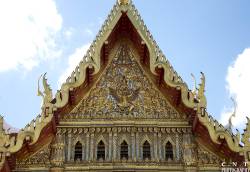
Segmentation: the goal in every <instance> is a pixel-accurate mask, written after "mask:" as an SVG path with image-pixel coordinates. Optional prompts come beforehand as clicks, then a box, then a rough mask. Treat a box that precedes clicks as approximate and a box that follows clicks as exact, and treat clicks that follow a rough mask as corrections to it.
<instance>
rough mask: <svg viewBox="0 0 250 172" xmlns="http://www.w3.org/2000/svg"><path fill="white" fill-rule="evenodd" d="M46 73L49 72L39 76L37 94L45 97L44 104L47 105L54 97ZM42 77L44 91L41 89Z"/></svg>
mask: <svg viewBox="0 0 250 172" xmlns="http://www.w3.org/2000/svg"><path fill="white" fill-rule="evenodd" d="M46 74H47V73H44V74H43V75H41V76H40V77H39V79H38V88H37V96H41V97H43V105H45V104H47V103H50V101H51V100H52V98H53V95H52V90H51V88H50V85H49V84H48V82H47V79H46ZM42 77H43V89H44V91H43V92H42V91H41V90H40V79H41V78H42Z"/></svg>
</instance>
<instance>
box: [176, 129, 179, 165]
mask: <svg viewBox="0 0 250 172" xmlns="http://www.w3.org/2000/svg"><path fill="white" fill-rule="evenodd" d="M175 138H176V141H175V144H176V153H175V154H176V160H177V161H179V160H180V148H179V136H178V134H176V136H175Z"/></svg>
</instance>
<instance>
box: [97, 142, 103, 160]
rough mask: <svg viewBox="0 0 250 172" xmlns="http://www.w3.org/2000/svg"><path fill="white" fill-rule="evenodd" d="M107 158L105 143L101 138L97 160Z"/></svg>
mask: <svg viewBox="0 0 250 172" xmlns="http://www.w3.org/2000/svg"><path fill="white" fill-rule="evenodd" d="M101 159H102V160H105V144H104V143H103V141H102V140H101V141H100V142H99V143H98V145H97V160H101Z"/></svg>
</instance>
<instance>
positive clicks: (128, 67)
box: [65, 44, 185, 120]
mask: <svg viewBox="0 0 250 172" xmlns="http://www.w3.org/2000/svg"><path fill="white" fill-rule="evenodd" d="M121 117H126V118H149V119H152V118H165V119H172V120H176V119H181V118H185V116H184V115H180V114H179V113H178V112H177V111H176V110H175V109H174V108H172V107H171V106H170V104H169V103H168V102H167V101H166V100H165V98H164V97H163V96H162V95H161V94H160V93H159V91H157V90H156V89H155V88H154V86H153V84H152V83H151V81H149V79H147V77H146V75H145V74H144V73H143V71H142V69H141V67H140V66H139V65H138V63H137V61H136V59H135V57H134V55H133V53H132V51H131V49H130V48H129V46H128V45H126V44H122V45H121V46H120V47H119V48H118V51H117V53H116V55H115V57H114V59H113V60H112V61H111V63H110V65H109V67H108V68H107V69H106V72H105V74H104V75H103V76H102V77H101V78H100V80H99V81H98V82H97V84H96V87H95V88H94V89H92V90H91V91H90V94H89V96H88V97H87V98H86V99H84V100H82V102H81V103H80V104H79V105H78V106H77V107H76V108H75V109H74V110H73V111H72V113H71V114H69V115H67V116H65V118H67V119H79V118H105V119H110V118H121Z"/></svg>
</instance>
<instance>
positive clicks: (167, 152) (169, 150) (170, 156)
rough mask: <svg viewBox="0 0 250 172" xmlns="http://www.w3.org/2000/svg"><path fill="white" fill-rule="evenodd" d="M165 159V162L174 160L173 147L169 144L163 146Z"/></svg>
mask: <svg viewBox="0 0 250 172" xmlns="http://www.w3.org/2000/svg"><path fill="white" fill-rule="evenodd" d="M165 157H166V160H169V159H170V160H173V159H174V153H173V146H172V144H171V143H170V142H167V143H166V146H165Z"/></svg>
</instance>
